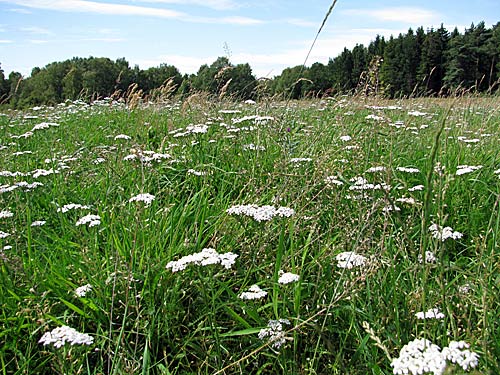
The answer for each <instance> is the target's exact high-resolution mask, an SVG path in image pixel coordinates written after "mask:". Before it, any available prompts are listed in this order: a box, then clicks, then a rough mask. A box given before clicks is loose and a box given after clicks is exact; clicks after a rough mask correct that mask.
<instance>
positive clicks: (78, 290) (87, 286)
mask: <svg viewBox="0 0 500 375" xmlns="http://www.w3.org/2000/svg"><path fill="white" fill-rule="evenodd" d="M91 290H92V285H90V284H85V285H82V286H79V287H78V288H76V289H75V294H76V295H77V296H78V297H85V295H86V294H87V293H88V292H90V291H91Z"/></svg>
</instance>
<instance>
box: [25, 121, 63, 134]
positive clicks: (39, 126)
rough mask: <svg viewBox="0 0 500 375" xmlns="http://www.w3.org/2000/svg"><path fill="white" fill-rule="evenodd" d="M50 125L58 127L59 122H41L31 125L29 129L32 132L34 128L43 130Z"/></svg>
mask: <svg viewBox="0 0 500 375" xmlns="http://www.w3.org/2000/svg"><path fill="white" fill-rule="evenodd" d="M51 126H54V127H58V126H59V124H56V123H55V122H41V123H40V124H37V125H35V126H33V129H31V131H32V132H34V131H35V130H44V129H48V128H49V127H51Z"/></svg>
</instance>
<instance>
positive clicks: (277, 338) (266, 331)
mask: <svg viewBox="0 0 500 375" xmlns="http://www.w3.org/2000/svg"><path fill="white" fill-rule="evenodd" d="M284 324H286V325H290V321H289V320H288V319H279V320H270V321H269V322H268V323H267V328H262V329H261V330H260V331H259V339H261V340H264V339H265V338H266V337H268V341H269V342H271V343H272V344H271V345H272V346H273V348H276V349H279V348H281V346H282V345H283V344H284V343H285V341H286V340H287V338H286V336H285V332H284V330H283V325H284Z"/></svg>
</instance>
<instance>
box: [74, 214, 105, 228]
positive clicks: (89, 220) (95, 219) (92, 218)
mask: <svg viewBox="0 0 500 375" xmlns="http://www.w3.org/2000/svg"><path fill="white" fill-rule="evenodd" d="M85 224H88V226H89V227H94V226H96V225H100V224H101V217H100V216H99V215H92V214H88V215H85V216H83V217H82V218H80V219H79V220H78V221H77V222H76V226H79V225H85Z"/></svg>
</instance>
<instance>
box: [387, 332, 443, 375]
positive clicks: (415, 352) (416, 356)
mask: <svg viewBox="0 0 500 375" xmlns="http://www.w3.org/2000/svg"><path fill="white" fill-rule="evenodd" d="M391 366H392V367H393V374H412V375H417V374H418V375H420V374H426V373H432V374H433V375H442V374H443V373H444V370H445V369H446V360H445V359H444V358H443V356H442V355H441V351H440V348H439V346H437V345H434V344H433V343H432V342H430V341H429V340H427V339H415V340H413V341H411V342H409V343H408V344H406V345H405V346H403V348H402V349H401V351H400V352H399V357H398V358H395V359H393V360H392V362H391Z"/></svg>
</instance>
